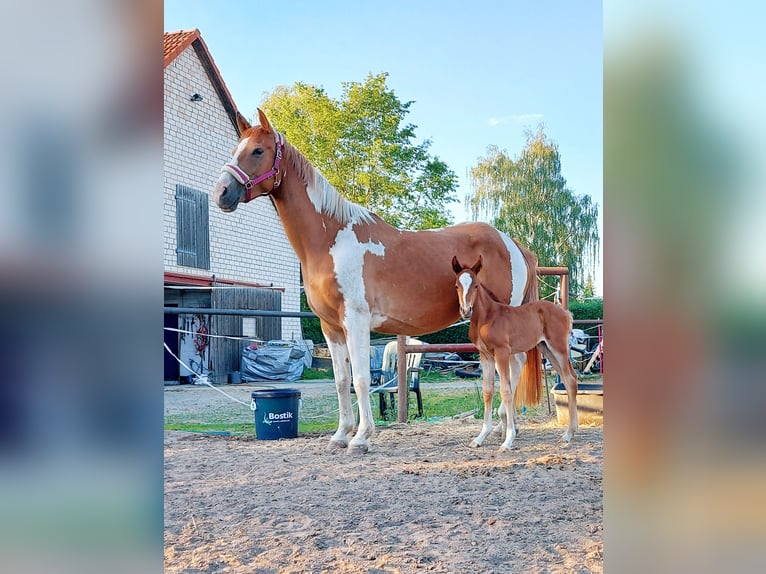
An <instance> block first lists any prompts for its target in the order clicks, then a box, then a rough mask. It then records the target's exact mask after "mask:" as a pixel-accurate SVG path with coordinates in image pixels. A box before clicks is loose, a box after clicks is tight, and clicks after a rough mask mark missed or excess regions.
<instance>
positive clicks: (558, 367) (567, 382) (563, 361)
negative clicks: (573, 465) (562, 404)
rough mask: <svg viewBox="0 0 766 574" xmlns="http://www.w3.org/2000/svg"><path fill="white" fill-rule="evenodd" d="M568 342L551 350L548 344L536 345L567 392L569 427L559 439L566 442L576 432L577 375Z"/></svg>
mask: <svg viewBox="0 0 766 574" xmlns="http://www.w3.org/2000/svg"><path fill="white" fill-rule="evenodd" d="M568 345H569V340H568V339H566V340H564V341H563V344H561V345H558V346H557V347H556V348H552V347H550V346H549V344H547V342H546V343H540V345H538V347H539V349H540V351H541V352H542V353H543V355H545V357H546V358H547V359H548V360H549V361H550V363H551V366H552V367H553V368H554V369H555V371H556V372H557V373H558V374H559V376H561V382H563V383H564V388H566V390H567V402H568V404H569V426H567V430H565V431H564V434H563V435H561V438H562V439H563V440H565V441H566V442H569V441H570V440H572V437H573V436H574V434H575V432H577V426H578V425H577V375H575V372H574V369H572V364H571V363H570V362H569V352H568Z"/></svg>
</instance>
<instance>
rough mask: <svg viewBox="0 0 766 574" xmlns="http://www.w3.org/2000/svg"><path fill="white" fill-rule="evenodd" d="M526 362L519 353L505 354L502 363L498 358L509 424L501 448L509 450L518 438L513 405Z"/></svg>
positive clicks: (501, 386) (501, 389)
mask: <svg viewBox="0 0 766 574" xmlns="http://www.w3.org/2000/svg"><path fill="white" fill-rule="evenodd" d="M523 366H524V363H523V361H521V360H520V359H519V356H518V355H510V353H509V354H508V355H504V356H503V361H502V364H501V363H500V361H499V360H498V369H497V371H498V374H499V375H500V395H501V396H502V399H503V405H505V408H506V411H508V412H507V415H506V419H507V424H506V429H505V440H504V441H503V444H501V445H500V450H501V451H504V450H508V449H510V448H511V446H513V441H514V439H515V438H516V434H517V433H516V426H517V425H516V409H515V408H514V406H513V395H514V393H515V392H516V387H517V386H518V384H519V377H520V376H521V369H522V368H523Z"/></svg>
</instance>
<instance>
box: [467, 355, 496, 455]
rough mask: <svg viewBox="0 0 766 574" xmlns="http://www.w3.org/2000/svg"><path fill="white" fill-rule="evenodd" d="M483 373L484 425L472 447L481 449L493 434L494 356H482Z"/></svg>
mask: <svg viewBox="0 0 766 574" xmlns="http://www.w3.org/2000/svg"><path fill="white" fill-rule="evenodd" d="M480 360H481V371H482V373H483V375H484V378H483V380H482V384H481V389H482V394H483V395H484V424H483V425H482V426H481V432H480V433H479V436H477V437H476V438H475V439H473V442H472V443H471V446H474V447H479V446H481V444H482V443H483V442H484V439H485V438H487V436H489V434H490V433H491V432H492V399H493V398H494V397H495V361H494V359H493V358H492V355H485V354H484V353H481V354H480Z"/></svg>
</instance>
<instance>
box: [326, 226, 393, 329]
mask: <svg viewBox="0 0 766 574" xmlns="http://www.w3.org/2000/svg"><path fill="white" fill-rule="evenodd" d="M368 252H369V253H372V254H373V255H379V256H381V257H382V256H383V255H384V254H385V252H386V248H385V247H384V245H383V244H382V243H375V242H372V241H369V242H367V243H361V242H360V241H359V239H358V238H357V236H356V233H354V230H353V224H351V223H349V224H348V225H347V226H346V227H344V228H343V229H341V230H340V231H338V235H336V236H335V244H334V245H333V246H332V247H331V248H330V256H331V257H332V259H333V265H334V268H335V278H336V279H337V281H338V287H339V288H340V292H341V293H342V294H343V299H344V302H345V304H346V316H345V317H344V323H346V328H347V329H349V328H350V327H351V325H350V322H351V321H367V322H370V320H371V315H370V306H369V305H368V304H367V299H366V298H365V289H364V277H363V274H362V272H363V267H364V254H365V253H368ZM356 326H357V327H363V326H362V325H356ZM363 328H366V327H363Z"/></svg>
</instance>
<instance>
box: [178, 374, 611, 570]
mask: <svg viewBox="0 0 766 574" xmlns="http://www.w3.org/2000/svg"><path fill="white" fill-rule="evenodd" d="M291 386H292V385H291ZM230 388H232V387H231V386H228V388H227V389H226V390H229V389H230ZM316 388H319V387H316ZM248 391H249V389H242V390H240V394H242V395H243V396H244V395H245V394H246V393H247V396H249V392H248ZM314 392H317V391H314ZM331 392H334V391H332V389H331ZM308 394H309V395H310V392H309V393H308ZM305 396H306V394H304V397H305ZM220 400H227V399H225V398H224V399H221V398H220V395H219V394H218V393H215V392H214V391H212V390H210V389H205V388H203V389H199V388H191V389H190V388H188V387H187V389H178V388H170V389H166V393H165V401H166V413H168V412H176V411H178V410H184V409H191V408H200V406H201V407H202V408H204V406H205V405H204V403H205V402H206V401H209V402H213V403H214V402H215V401H220ZM200 403H202V405H201V404H200ZM195 405H196V406H195ZM520 424H521V429H520V434H519V436H518V437H517V439H516V442H515V443H514V448H513V449H512V450H511V451H510V452H506V453H498V452H497V448H498V447H499V445H500V442H501V440H500V437H498V436H495V435H493V436H491V437H489V438H488V439H487V441H486V442H485V444H484V446H483V447H481V448H479V449H475V448H470V447H469V444H470V442H471V439H472V438H473V437H475V436H476V435H477V434H478V432H479V428H480V425H481V423H480V421H478V420H475V419H471V418H468V419H444V420H440V421H437V422H416V423H410V424H401V425H392V426H388V427H379V428H378V430H377V432H376V434H375V435H374V436H373V438H372V440H371V446H370V451H369V452H368V453H367V454H365V455H362V456H353V455H349V454H347V453H346V452H345V451H337V450H331V449H329V448H328V444H329V439H330V436H331V434H332V433H331V432H328V433H316V434H300V435H299V436H298V438H294V439H289V440H280V441H264V440H257V439H255V438H254V437H234V436H228V437H227V436H211V435H205V434H197V433H185V432H175V431H166V433H165V571H166V572H170V573H181V572H183V573H201V572H204V573H218V572H220V573H224V572H226V573H275V574H277V573H279V574H282V573H304V572H306V573H308V572H317V573H320V572H322V573H324V572H326V573H333V572H339V573H357V572H360V573H361V572H364V573H384V572H393V573H396V572H399V573H408V572H421V571H423V572H445V573H462V572H476V573H483V572H498V573H499V572H504V573H505V572H602V571H603V556H602V555H603V529H602V520H603V507H602V463H603V444H602V443H603V441H602V428H601V427H600V426H586V427H582V426H581V427H580V430H579V431H578V433H577V434H576V435H575V437H574V439H573V440H572V442H571V443H570V444H568V445H567V444H564V443H562V442H561V440H560V435H561V433H562V432H563V428H560V427H559V426H558V425H557V424H556V420H555V415H554V416H553V417H552V418H550V419H548V420H540V419H539V418H538V419H533V420H529V419H525V417H524V416H523V415H522V416H521V421H520Z"/></svg>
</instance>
